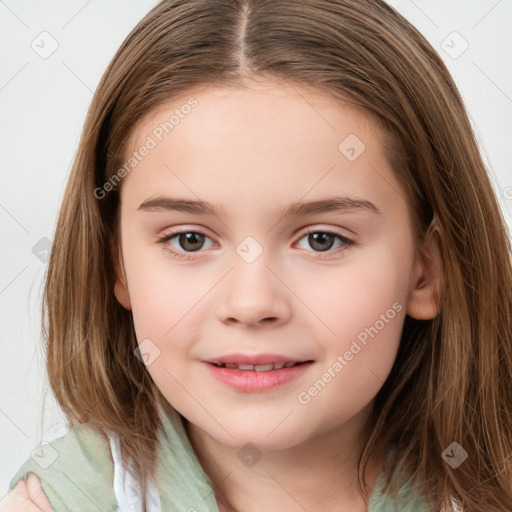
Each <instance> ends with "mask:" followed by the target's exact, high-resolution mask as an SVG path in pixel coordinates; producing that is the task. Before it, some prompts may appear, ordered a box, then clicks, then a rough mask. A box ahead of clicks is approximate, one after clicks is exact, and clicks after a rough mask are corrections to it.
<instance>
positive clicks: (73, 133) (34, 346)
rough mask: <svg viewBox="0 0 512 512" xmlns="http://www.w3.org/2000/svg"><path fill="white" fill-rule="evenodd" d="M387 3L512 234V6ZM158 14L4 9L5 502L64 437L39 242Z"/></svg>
mask: <svg viewBox="0 0 512 512" xmlns="http://www.w3.org/2000/svg"><path fill="white" fill-rule="evenodd" d="M389 3H390V4H391V5H393V6H394V7H395V8H396V9H397V10H398V11H399V12H401V13H402V14H403V15H404V16H405V17H406V18H407V19H408V20H409V21H410V22H411V23H412V24H413V25H415V26H416V27H417V28H418V29H419V30H420V31H421V32H422V33H423V34H424V35H425V37H426V38H427V39H428V40H429V41H430V43H431V44H432V45H433V46H434V48H435V49H436V50H437V51H438V52H439V54H440V55H441V57H442V58H443V60H444V61H445V62H446V64H447V66H448V68H449V70H450V72H451V73H452V75H453V76H454V78H455V81H456V83H457V85H458V87H459V89H460V91H461V94H462V96H463V99H464V101H465V103H466V106H467V109H468V111H469V114H470V117H471V119H472V123H473V127H474V130H475V132H476V135H477V138H478V140H479V144H480V147H481V150H482V153H483V156H484V159H485V160H486V162H487V164H488V167H489V170H490V173H491V176H492V179H493V182H494V184H495V188H496V192H497V194H498V196H499V199H500V202H501V204H502V208H503V211H504V213H505V216H506V219H507V222H508V225H509V229H510V228H512V171H511V167H512V164H511V162H512V64H511V62H512V2H510V1H509V0H449V1H448V0H435V1H432V0H429V1H427V0H415V1H412V0H390V1H389ZM155 4H156V1H155V0H138V1H137V2H135V1H134V0H131V1H126V0H123V1H121V0H108V1H102V2H100V1H99V0H88V1H87V0H71V1H70V0H68V1H66V2H65V1H64V0H61V1H60V2H59V1H55V0H54V1H46V2H39V1H37V0H23V1H18V2H16V1H15V0H5V1H2V0H0V119H1V122H0V130H1V131H0V169H1V172H2V175H1V186H0V240H1V241H2V250H1V251H0V315H1V316H0V333H1V348H2V357H1V358H0V433H1V435H0V498H1V497H2V496H3V495H4V494H5V493H6V492H7V488H8V484H9V481H10V480H11V478H12V477H13V476H14V473H15V472H16V471H17V470H18V468H19V467H20V466H21V465H22V464H23V462H24V461H25V460H26V459H27V458H28V457H30V453H31V452H32V450H33V449H34V448H35V447H36V446H37V445H38V444H39V443H40V442H41V441H51V440H53V439H55V438H56V437H59V436H61V435H63V434H64V433H65V432H66V429H65V422H64V416H63V414H62V413H61V412H60V410H59V409H58V407H57V406H56V403H55V400H54V398H53V396H52V394H51V392H50V391H48V384H47V378H46V375H45V368H44V361H43V358H42V348H41V347H42V345H41V340H40V335H39V330H40V320H39V318H40V296H41V286H42V278H43V275H44V271H45V267H46V263H45V262H44V261H41V260H40V258H41V257H42V256H40V258H38V257H36V255H35V254H34V253H33V247H34V246H35V245H36V244H38V245H37V246H36V247H42V248H43V249H44V243H45V242H44V240H43V241H42V242H41V239H44V238H48V239H50V240H51V239H52V238H53V230H54V226H55V220H56V215H57V211H58V208H59V205H60V201H61V199H62V194H63V190H64V185H65V182H66V179H67V176H68V173H69V170H70V167H71V164H72V160H73V157H74V154H75V151H76V149H77V146H78V140H79V135H80V132H81V129H82V125H83V122H84V119H85V114H86V111H87V108H88V106H89V104H90V101H91V99H92V95H93V91H94V90H95V88H96V86H97V84H98V82H99V80H100V78H101V75H102V74H103V72H104V71H105V69H106V67H107V65H108V63H109V61H110V59H111V58H112V56H113V55H114V53H115V51H116V50H117V48H118V47H119V45H120V44H121V43H122V41H123V40H124V38H125V37H126V36H127V35H128V33H129V32H130V30H131V29H132V28H133V27H134V26H135V25H136V24H137V22H138V21H139V20H140V19H141V18H142V17H143V16H144V15H145V14H146V13H147V12H148V11H149V10H150V9H151V8H152V7H153V6H154V5H155ZM44 31H46V32H48V33H49V34H50V35H51V38H53V39H54V40H55V41H57V43H58V48H57V49H56V51H55V52H54V53H53V54H52V55H51V56H49V57H48V58H46V59H43V58H41V57H40V56H39V54H38V53H36V51H34V50H33V49H32V46H31V45H36V44H38V41H39V42H40V38H41V37H46V38H47V39H46V44H45V48H46V49H48V48H51V44H52V41H51V39H49V36H40V34H41V32H44ZM454 31H456V32H458V34H460V36H461V37H462V38H463V39H464V40H466V41H467V43H468V44H469V47H468V49H467V50H466V51H465V52H464V53H462V54H461V55H460V56H458V57H457V58H453V57H454V56H455V55H456V54H455V53H454V52H457V51H459V50H461V49H462V48H463V47H462V46H461V44H464V43H463V40H462V39H461V37H460V36H458V35H455V36H453V35H451V36H450V37H449V38H448V39H447V37H448V36H449V35H450V34H452V32H454ZM452 40H453V43H451V42H450V41H452ZM33 41H35V42H34V43H33ZM443 41H445V43H443ZM39 44H40V45H41V43H39ZM447 44H449V45H451V46H452V47H453V49H452V50H449V51H450V52H452V55H451V56H450V55H449V54H447V53H446V52H445V48H446V45H447ZM40 51H42V50H40Z"/></svg>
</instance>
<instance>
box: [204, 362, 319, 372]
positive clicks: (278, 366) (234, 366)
mask: <svg viewBox="0 0 512 512" xmlns="http://www.w3.org/2000/svg"><path fill="white" fill-rule="evenodd" d="M207 362H208V363H209V364H211V365H213V366H216V367H217V368H228V369H229V370H241V371H255V372H271V371H274V370H282V369H283V368H292V367H294V366H300V365H302V364H307V363H312V362H313V361H312V360H308V361H299V362H297V361H288V362H285V363H282V362H281V363H267V364H242V363H215V362H210V361H207Z"/></svg>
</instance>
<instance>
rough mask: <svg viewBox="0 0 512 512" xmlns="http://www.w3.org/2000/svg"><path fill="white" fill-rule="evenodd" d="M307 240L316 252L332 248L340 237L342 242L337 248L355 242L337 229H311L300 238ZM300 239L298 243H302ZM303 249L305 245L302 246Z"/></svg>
mask: <svg viewBox="0 0 512 512" xmlns="http://www.w3.org/2000/svg"><path fill="white" fill-rule="evenodd" d="M304 239H306V240H307V243H308V244H309V246H310V247H312V248H313V249H315V252H326V251H329V250H330V249H332V246H333V244H334V241H335V240H336V239H338V240H339V241H340V244H339V245H338V247H337V248H339V247H343V246H347V245H351V244H353V241H352V240H349V239H348V238H346V237H344V236H343V235H341V234H340V233H337V232H335V231H310V232H308V233H305V234H304V235H303V236H302V238H301V239H300V240H304ZM300 240H299V242H298V244H300ZM300 248H301V249H302V248H303V247H300Z"/></svg>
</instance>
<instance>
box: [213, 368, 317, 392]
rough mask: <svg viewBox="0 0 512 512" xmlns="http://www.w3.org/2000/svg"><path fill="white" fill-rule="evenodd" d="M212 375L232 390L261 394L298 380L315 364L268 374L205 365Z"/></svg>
mask: <svg viewBox="0 0 512 512" xmlns="http://www.w3.org/2000/svg"><path fill="white" fill-rule="evenodd" d="M205 364H206V365H207V366H208V368H209V370H210V372H211V373H212V375H213V376H214V377H215V378H216V379H218V380H220V381H221V382H223V383H224V384H227V385H228V386H230V387H231V388H234V389H236V390H238V391H243V392H245V393H259V392H262V391H268V390H270V389H274V388H277V387H278V386H282V385H284V384H286V383H287V382H290V381H292V380H294V379H297V378H298V377H300V376H301V375H303V374H304V372H306V371H307V370H308V368H309V367H310V366H311V365H312V364H313V363H311V362H308V363H302V364H299V365H297V366H292V367H291V368H281V369H280V370H270V371H267V372H257V371H254V370H232V369H230V368H223V367H220V366H215V365H213V364H211V363H205Z"/></svg>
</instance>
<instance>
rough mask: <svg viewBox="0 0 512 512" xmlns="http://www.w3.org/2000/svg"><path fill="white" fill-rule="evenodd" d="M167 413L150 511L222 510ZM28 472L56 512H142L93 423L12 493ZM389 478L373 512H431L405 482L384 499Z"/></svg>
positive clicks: (37, 455) (75, 432)
mask: <svg viewBox="0 0 512 512" xmlns="http://www.w3.org/2000/svg"><path fill="white" fill-rule="evenodd" d="M161 414H162V422H163V426H162V429H161V430H160V431H159V443H160V444H159V460H158V463H157V473H156V477H157V478H156V482H148V488H149V491H148V497H149V499H148V508H147V512H220V511H219V508H218V506H217V502H216V500H215V495H214V491H213V485H212V483H211V481H210V479H209V477H208V476H207V475H206V473H205V472H204V470H203V468H202V466H201V465H200V463H199V460H198V458H197V456H196V454H195V452H194V450H193V448H192V445H191V444H190V440H189V438H188V436H187V433H186V431H185V428H184V425H183V420H182V417H181V415H180V414H179V413H178V412H177V411H175V410H174V409H170V410H169V411H168V412H163V410H162V412H161ZM55 457H56V458H55ZM54 458H55V460H54V461H53V462H52V463H51V464H49V463H50V462H51V461H52V460H53V459H54ZM36 461H37V462H36ZM45 466H47V467H45ZM28 473H35V474H36V476H37V477H38V479H39V481H40V482H41V487H42V489H43V491H44V493H45V494H46V496H47V497H48V500H49V502H50V504H51V506H52V508H53V509H54V510H55V512H69V511H73V512H77V511H80V512H119V511H120V512H142V507H141V499H140V488H139V487H138V485H137V483H136V481H135V480H134V479H133V478H132V477H131V475H130V474H129V473H128V472H127V471H126V470H125V468H123V467H122V464H121V460H120V456H119V441H118V439H117V437H116V436H115V434H113V433H111V432H108V431H106V437H105V436H104V435H102V433H101V432H99V431H98V430H96V429H95V428H93V427H91V426H90V425H88V424H87V423H86V424H81V425H77V426H74V427H72V428H71V429H70V431H69V432H68V433H67V434H66V435H64V436H62V437H60V438H58V439H56V440H54V441H52V442H50V443H49V444H48V445H43V446H42V448H41V449H38V450H34V452H32V457H31V458H30V459H28V460H27V461H26V462H25V463H24V464H23V465H22V466H21V468H20V469H19V470H18V472H17V473H16V475H15V476H14V477H13V479H12V480H11V482H10V484H9V490H11V489H12V488H14V487H15V486H16V484H17V483H18V482H19V481H20V480H22V479H26V478H27V476H28ZM383 478H384V474H383V473H381V474H380V475H379V477H378V479H377V482H376V485H375V487H374V489H373V491H372V493H371V496H370V501H369V505H368V512H428V511H429V508H428V506H427V504H426V502H425V501H424V499H423V498H422V497H421V496H420V495H419V494H418V493H417V492H415V491H414V489H413V488H411V486H410V485H409V483H408V482H406V481H405V479H404V480H400V482H401V483H403V485H402V486H401V488H400V492H399V496H398V501H395V500H393V499H391V498H390V497H389V496H387V495H383V494H382V493H381V491H380V488H381V486H382V484H383Z"/></svg>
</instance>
